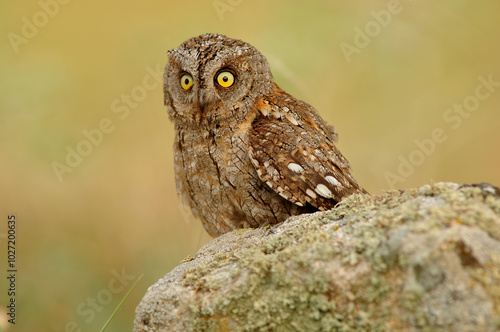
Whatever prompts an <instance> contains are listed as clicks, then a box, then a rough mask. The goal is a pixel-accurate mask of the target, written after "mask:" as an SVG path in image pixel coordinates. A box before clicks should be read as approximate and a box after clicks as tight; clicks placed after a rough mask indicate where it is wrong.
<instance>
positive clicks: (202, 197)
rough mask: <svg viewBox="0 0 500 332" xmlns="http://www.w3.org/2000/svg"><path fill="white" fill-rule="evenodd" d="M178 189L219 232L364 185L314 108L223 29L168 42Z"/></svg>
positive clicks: (312, 206) (324, 204)
mask: <svg viewBox="0 0 500 332" xmlns="http://www.w3.org/2000/svg"><path fill="white" fill-rule="evenodd" d="M168 55H169V62H168V64H167V67H166V69H165V86H164V92H165V104H166V105H167V106H168V112H169V115H170V119H171V120H172V121H173V122H174V124H175V131H176V136H175V144H174V153H175V175H176V183H177V191H178V193H179V194H180V196H181V197H182V200H183V201H184V203H186V204H187V205H189V206H190V207H191V210H192V212H193V214H194V215H195V216H196V217H197V218H199V219H200V220H201V221H202V222H203V225H204V227H205V229H206V230H207V231H208V233H209V234H210V235H212V236H218V235H220V234H223V233H225V232H228V231H231V230H234V229H237V228H244V227H259V226H263V225H268V224H274V223H279V222H282V221H284V220H285V219H286V218H288V217H289V216H292V215H297V214H301V213H307V212H314V211H318V210H326V209H330V208H333V207H334V206H335V204H337V203H338V202H339V201H340V200H342V199H343V198H345V197H347V196H348V195H351V194H353V193H366V191H365V190H364V189H363V188H361V187H360V186H359V185H358V183H357V182H356V180H355V179H354V178H353V176H352V175H351V169H350V165H349V162H348V161H347V160H346V159H345V158H344V156H342V154H341V153H340V151H339V150H338V149H337V147H336V146H335V145H334V142H335V141H336V138H337V135H336V132H335V130H334V129H333V127H331V126H328V125H327V124H326V123H325V122H324V121H323V119H321V117H320V116H319V114H318V113H317V112H316V110H315V109H314V108H313V107H311V106H310V105H308V104H306V103H305V102H303V101H300V100H298V99H296V98H294V97H293V96H291V95H289V94H287V93H286V92H285V91H283V90H281V89H280V88H279V87H278V86H277V85H276V83H274V80H273V77H272V74H271V71H270V69H269V65H268V64H267V61H266V59H265V58H264V56H263V55H262V54H261V53H260V52H259V51H257V49H255V48H254V47H253V46H251V45H249V44H247V43H245V42H243V41H241V40H236V39H231V38H227V37H225V36H222V35H217V34H207V35H202V36H198V37H195V38H192V39H190V40H188V41H186V42H184V43H183V44H181V45H180V46H179V47H178V48H177V49H173V50H171V51H169V53H168Z"/></svg>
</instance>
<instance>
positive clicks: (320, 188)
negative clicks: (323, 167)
mask: <svg viewBox="0 0 500 332" xmlns="http://www.w3.org/2000/svg"><path fill="white" fill-rule="evenodd" d="M315 190H316V192H317V193H318V194H320V195H321V196H323V197H324V198H332V197H333V194H332V192H331V191H330V189H328V187H327V186H325V185H324V184H321V183H320V184H318V185H317V186H316V189H315Z"/></svg>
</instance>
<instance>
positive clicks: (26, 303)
mask: <svg viewBox="0 0 500 332" xmlns="http://www.w3.org/2000/svg"><path fill="white" fill-rule="evenodd" d="M61 1H62V0H61ZM394 1H396V0H391V1H364V2H351V1H344V2H341V3H334V2H332V1H319V0H318V1H311V2H305V1H284V0H281V1H273V2H270V1H262V0H259V1H245V0H240V1H238V0H232V1H230V0H216V1H186V2H180V1H179V2H167V1H146V2H131V1H125V2H123V1H106V2H99V1H95V0H91V1H85V2H82V1H76V0H74V1H68V3H66V4H59V2H55V0H41V1H40V2H34V1H33V2H25V3H17V2H16V3H10V4H8V5H5V6H4V9H3V10H2V12H1V13H0V17H1V19H0V32H1V36H2V39H1V40H0V44H1V48H0V52H1V53H0V54H1V59H2V61H0V72H1V76H0V87H1V90H0V129H1V130H0V135H1V140H0V147H1V150H0V151H1V155H0V181H1V186H2V187H1V189H2V190H1V192H0V212H1V213H0V218H1V219H2V223H1V225H2V226H0V241H1V247H0V248H1V250H0V258H1V259H2V260H1V262H2V263H1V265H0V266H2V269H3V270H2V275H4V274H3V273H4V271H5V268H4V266H5V264H4V262H5V257H6V250H5V248H6V241H5V240H6V239H5V234H6V227H5V225H6V223H7V215H8V214H13V213H14V214H16V217H17V220H18V256H17V257H18V259H17V262H18V269H19V273H18V294H17V301H18V316H17V324H16V326H12V325H9V324H6V322H5V312H4V311H5V309H0V312H1V316H0V326H1V328H2V331H35V330H36V331H64V330H65V329H66V330H70V329H67V326H69V325H67V324H68V322H74V324H75V325H76V326H78V327H79V328H81V330H82V331H95V330H98V329H99V328H100V327H101V326H102V324H104V322H105V321H106V319H107V318H108V316H109V315H110V314H111V313H112V311H113V310H114V308H115V307H116V305H117V304H118V303H119V301H120V300H121V298H122V297H123V295H124V294H125V293H126V291H127V289H128V288H129V287H130V286H131V285H132V283H133V281H130V282H128V284H127V286H126V287H124V289H123V290H121V291H119V292H116V293H113V296H112V299H107V298H104V297H103V296H104V295H105V294H106V290H109V287H110V286H109V285H110V282H111V281H112V280H113V278H114V274H113V272H112V271H122V270H123V269H125V271H126V272H127V273H128V275H130V276H133V277H135V278H137V277H138V276H139V275H140V274H142V273H144V277H143V279H142V280H141V282H140V284H139V285H138V287H137V288H136V289H135V290H134V292H133V293H132V295H131V296H130V297H129V299H128V300H127V301H126V302H125V305H124V307H122V309H121V310H120V312H119V313H118V315H117V316H116V317H115V319H114V320H113V322H112V323H111V325H110V326H109V328H108V331H122V330H131V328H132V324H133V319H134V309H135V306H136V305H137V303H138V302H139V301H140V299H141V298H142V295H143V294H144V292H145V291H146V289H147V287H149V286H150V285H152V284H153V283H154V282H155V281H156V280H157V279H158V278H160V277H161V276H163V275H164V274H165V273H167V272H169V271H170V270H171V269H172V268H173V267H175V266H176V265H177V264H178V263H179V262H180V261H181V260H182V259H183V258H184V257H186V256H187V255H194V254H195V252H196V251H197V249H198V248H199V247H200V246H201V245H203V244H204V243H206V242H207V241H209V240H210V238H209V236H208V235H207V234H206V233H205V232H204V230H203V229H202V227H201V225H200V223H199V222H198V221H196V220H194V219H193V218H192V217H190V216H189V214H185V213H183V212H182V209H180V208H179V200H178V199H177V196H176V193H175V182H174V174H173V156H172V148H171V146H172V143H173V126H172V124H171V123H170V122H169V120H168V116H167V113H166V108H165V107H164V106H163V102H162V89H161V85H160V84H159V83H158V82H156V81H155V80H151V79H150V78H151V77H150V78H149V79H147V76H148V75H150V74H149V73H150V71H149V70H151V69H152V70H153V71H154V70H156V68H160V70H161V68H162V67H164V65H165V63H166V61H167V57H166V51H167V50H168V49H170V48H174V47H177V46H178V45H179V44H180V43H181V42H183V41H184V40H186V39H188V38H190V37H193V36H196V35H199V34H201V33H206V32H219V33H224V34H227V35H228V36H231V37H235V38H240V39H243V40H245V41H248V42H250V43H251V44H253V45H254V46H256V47H257V48H258V49H259V50H260V51H261V52H262V53H263V54H264V55H266V56H267V58H268V60H269V62H270V64H271V67H272V69H273V73H274V76H275V79H276V81H277V82H278V84H279V85H280V86H281V87H282V88H284V89H285V90H287V91H288V92H290V93H292V94H293V95H295V96H297V97H299V98H301V99H303V100H305V101H307V102H309V103H310V104H312V105H313V106H314V107H315V108H317V109H318V111H319V112H320V113H321V114H322V116H323V117H324V118H325V119H326V120H327V121H328V122H329V123H332V124H335V126H336V128H337V130H338V132H339V135H340V142H339V146H340V149H341V150H342V151H343V153H344V154H345V155H346V156H347V157H348V158H349V160H350V161H351V164H352V166H353V169H354V174H355V176H356V178H357V179H358V180H359V182H360V183H361V184H362V185H363V186H365V187H366V188H367V189H368V190H369V191H370V192H372V193H373V194H378V193H381V192H382V191H384V190H388V189H390V187H391V185H390V183H389V182H388V181H387V172H391V173H393V174H398V167H400V162H401V161H400V160H401V158H403V159H405V158H406V159H408V158H410V156H411V154H412V153H414V155H413V157H414V158H416V157H418V152H414V151H416V150H418V146H417V145H416V143H415V140H419V141H420V142H422V141H425V140H426V139H428V138H430V137H431V133H432V131H433V130H434V129H436V128H441V129H442V131H443V132H444V134H445V136H446V139H445V140H444V141H443V142H440V143H436V144H435V147H434V148H433V150H434V151H432V153H428V155H425V157H424V158H423V160H422V162H421V164H419V165H416V166H414V169H413V170H412V171H411V172H410V171H408V172H406V173H409V174H405V176H404V177H402V180H401V179H400V180H401V181H399V182H397V183H395V184H394V183H393V187H395V188H407V187H413V186H417V185H421V184H424V183H429V182H432V181H436V182H437V181H453V182H458V183H470V182H491V183H494V184H497V185H498V184H499V183H500V172H499V164H500V154H499V153H498V151H499V148H498V143H499V142H500V115H499V114H500V112H498V105H499V103H500V89H498V90H495V91H494V92H492V93H490V95H489V96H488V98H486V99H485V100H482V101H480V103H479V105H478V107H477V109H475V110H474V111H471V112H465V113H463V114H465V115H464V116H463V117H462V120H463V121H462V122H461V123H460V125H459V126H458V127H457V128H456V129H453V128H452V127H451V123H450V122H447V121H445V119H444V118H443V117H444V115H445V114H446V112H447V110H448V109H450V108H451V107H453V105H454V104H461V103H463V102H464V100H465V99H466V98H467V97H468V96H472V95H474V93H475V89H476V87H477V86H478V84H479V81H478V77H479V76H482V77H484V78H487V77H488V76H489V75H492V78H493V81H496V82H500V67H499V59H500V42H499V41H500V21H499V20H498V13H499V12H500V2H495V1H488V2H486V1H485V2H472V1H463V0H459V1H457V0H446V1H439V2H429V1H427V2H426V1H411V0H407V1H403V0H402V1H400V2H398V1H396V3H394ZM41 4H46V5H45V7H46V8H51V9H45V11H52V14H53V15H52V16H53V17H49V15H47V14H45V16H46V17H47V18H48V19H47V21H46V22H44V21H43V14H40V12H41V11H43V10H44V9H43V8H42V7H43V6H42V5H41ZM49 4H50V6H52V7H47V6H49ZM54 4H58V5H57V6H55V5H54ZM224 4H225V6H226V7H223V5H224ZM394 5H397V6H398V7H397V8H398V12H397V13H392V14H390V16H383V13H387V12H381V10H386V11H387V10H388V8H389V7H390V6H394ZM389 13H390V12H389ZM380 15H382V16H380ZM34 16H35V17H36V19H38V23H39V25H40V27H38V28H37V30H38V31H36V33H33V31H31V32H32V33H33V35H34V36H32V37H30V38H26V40H25V41H26V42H25V43H21V44H19V45H17V46H14V47H13V43H12V41H11V39H12V33H14V34H16V35H18V36H21V37H22V36H23V26H24V25H25V24H26V23H25V22H26V20H27V21H30V22H32V23H33V19H34ZM23 17H24V18H26V19H24V20H23ZM376 17H379V19H381V20H383V19H384V17H385V21H380V22H383V24H382V23H378V21H377V19H376ZM381 17H382V18H381ZM366 29H368V33H369V34H371V36H368V40H367V39H366V37H365V39H364V42H365V43H367V45H363V47H357V52H356V53H353V54H351V55H350V56H349V57H346V56H345V54H344V52H343V51H342V47H341V45H343V44H342V43H347V44H349V45H351V46H354V47H356V38H358V40H357V41H358V45H362V43H360V39H359V38H361V39H363V38H362V37H359V36H358V37H357V34H359V31H360V30H361V31H366ZM370 29H371V30H370ZM25 32H26V31H25ZM365 33H366V32H365ZM9 34H10V35H9ZM9 36H10V37H9ZM14 44H15V43H14ZM344 45H345V44H344ZM16 47H17V48H18V52H16V51H15V48H16ZM348 60H349V61H348ZM148 68H149V69H148ZM158 76H159V75H158ZM145 79H147V80H148V81H147V83H149V85H148V86H149V87H150V88H151V89H146V90H144V89H143V90H142V91H146V94H144V95H140V96H141V100H140V102H137V103H136V104H134V106H133V107H132V106H130V107H128V111H129V113H128V114H127V115H126V116H125V113H121V112H118V113H116V112H113V105H115V106H116V105H120V106H124V105H126V104H124V102H123V101H120V100H121V98H123V97H122V96H123V95H127V94H129V95H130V94H131V93H132V92H133V91H135V92H136V93H139V92H141V91H139V90H140V87H141V86H143V85H144V80H145ZM158 79H159V77H158ZM155 82H156V83H155ZM137 87H139V88H137ZM134 89H135V90H134ZM469 99H470V98H469ZM114 103H118V104H114ZM120 116H122V118H120ZM106 118H108V119H110V121H111V123H112V126H113V130H112V131H111V132H110V133H107V134H103V138H102V142H100V143H99V144H97V145H96V146H92V149H91V151H90V152H89V153H88V156H84V157H83V158H82V161H81V162H80V163H79V164H78V166H77V167H74V168H72V172H71V173H64V174H63V178H62V181H59V179H58V177H57V175H56V173H55V172H54V169H53V162H59V163H65V159H66V157H67V153H68V152H67V147H71V148H73V149H76V148H77V146H78V144H81V142H82V141H83V140H85V139H86V138H85V136H84V134H83V132H82V131H84V130H87V131H92V130H93V129H95V128H98V127H99V124H100V123H101V121H102V120H103V119H106ZM425 142H428V141H425ZM422 154H423V152H421V153H420V155H422ZM415 160H417V161H418V158H417V159H415ZM399 176H401V174H399ZM6 286H7V284H6V281H5V278H4V277H2V278H1V283H0V288H1V289H0V292H1V296H0V299H2V303H1V304H2V307H1V308H5V307H4V304H6V301H5V303H4V299H6V296H4V295H5V294H6ZM103 290H104V291H103ZM99 294H100V296H101V298H100V301H101V302H98V308H99V310H98V309H95V310H94V313H95V317H93V318H92V319H90V314H82V312H80V313H79V312H77V308H79V307H80V308H82V309H85V310H88V309H89V308H90V307H89V306H88V305H87V306H85V303H87V301H88V299H89V298H95V297H96V296H98V295H99ZM108 300H109V303H106V304H105V305H99V303H101V304H102V302H108ZM82 303H83V307H82ZM2 310H3V311H2ZM86 312H88V311H86Z"/></svg>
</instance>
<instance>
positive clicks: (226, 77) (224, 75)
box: [217, 70, 234, 88]
mask: <svg viewBox="0 0 500 332" xmlns="http://www.w3.org/2000/svg"><path fill="white" fill-rule="evenodd" d="M217 84H219V85H220V86H221V87H223V88H229V87H230V86H231V85H233V84H234V75H233V73H231V72H230V71H227V70H225V71H221V72H220V73H219V74H217Z"/></svg>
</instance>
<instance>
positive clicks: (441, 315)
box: [135, 183, 500, 332]
mask: <svg viewBox="0 0 500 332" xmlns="http://www.w3.org/2000/svg"><path fill="white" fill-rule="evenodd" d="M499 310H500V197H499V195H498V191H497V192H495V189H494V187H491V186H487V185H482V186H463V187H459V186H458V185H457V184H453V183H437V184H434V185H426V186H423V187H421V188H417V189H410V190H406V191H392V192H388V193H386V194H385V195H383V196H378V197H371V196H368V195H354V196H351V197H349V198H348V199H346V200H344V201H342V202H341V203H340V204H339V205H338V207H336V208H335V209H334V210H332V211H327V212H321V213H315V214H311V215H302V216H298V217H293V218H290V219H289V220H287V221H286V222H285V223H283V224H281V225H278V226H275V227H270V228H266V229H253V230H248V229H246V230H238V231H234V232H231V233H228V234H225V235H223V236H220V237H218V238H216V239H214V240H213V241H211V242H210V243H208V244H207V245H205V246H204V247H203V248H201V249H200V251H199V252H198V253H197V254H196V256H195V257H194V258H192V259H190V260H189V261H186V262H184V263H183V264H181V265H179V266H178V267H176V268H175V269H174V270H172V271H171V272H170V273H168V274H167V275H166V276H165V277H163V278H162V279H160V280H159V281H158V282H157V283H156V284H155V285H153V286H151V287H150V288H149V290H148V291H147V293H146V295H145V296H144V298H143V300H142V301H141V303H140V304H139V305H138V307H137V310H136V320H135V331H287V332H288V331H350V330H360V331H403V330H404V331H420V330H425V331H495V330H498V329H499V328H500V316H499Z"/></svg>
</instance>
